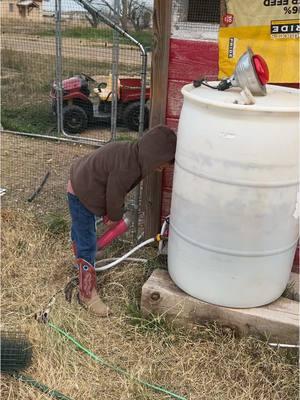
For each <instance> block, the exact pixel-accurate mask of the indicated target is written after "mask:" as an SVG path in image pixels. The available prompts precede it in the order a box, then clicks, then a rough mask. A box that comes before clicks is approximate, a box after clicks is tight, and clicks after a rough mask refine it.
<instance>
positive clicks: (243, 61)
mask: <svg viewBox="0 0 300 400" xmlns="http://www.w3.org/2000/svg"><path fill="white" fill-rule="evenodd" d="M268 81H269V69H268V66H267V63H266V61H265V60H264V59H263V58H262V57H261V56H259V55H257V54H253V51H252V50H251V49H250V47H248V50H247V51H246V52H245V53H244V54H243V55H242V56H241V57H240V59H239V60H238V62H237V65H236V67H235V71H234V74H233V75H231V77H230V78H226V79H223V80H222V81H221V82H220V83H219V85H218V86H217V89H218V90H226V89H229V88H230V87H240V88H242V89H245V88H248V89H249V90H250V92H251V93H252V94H253V95H256V96H265V95H266V94H267V91H266V86H265V85H266V83H267V82H268Z"/></svg>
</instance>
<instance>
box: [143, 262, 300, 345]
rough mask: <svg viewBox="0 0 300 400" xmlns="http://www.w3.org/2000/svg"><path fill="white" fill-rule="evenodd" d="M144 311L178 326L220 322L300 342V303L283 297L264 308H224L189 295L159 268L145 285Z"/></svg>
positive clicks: (240, 330)
mask: <svg viewBox="0 0 300 400" xmlns="http://www.w3.org/2000/svg"><path fill="white" fill-rule="evenodd" d="M141 310H142V313H143V315H145V316H147V315H149V314H154V315H164V316H165V317H166V318H167V319H168V320H169V321H172V322H173V323H175V324H177V325H189V324H192V323H204V322H212V321H217V322H218V323H219V324H221V325H223V326H228V327H231V328H234V329H235V330H236V332H237V333H238V334H240V335H255V336H262V335H263V336H266V337H268V338H269V340H270V341H273V342H276V343H289V344H297V343H298V339H299V303H298V302H296V301H293V300H289V299H285V298H283V297H281V298H280V299H278V300H276V301H275V302H273V303H271V304H268V305H266V306H262V307H256V308H247V309H238V308H227V307H221V306H217V305H213V304H209V303H205V302H203V301H201V300H198V299H196V298H194V297H191V296H189V295H187V294H186V293H184V292H183V291H181V290H180V289H179V288H178V287H177V286H175V284H174V283H173V281H172V280H171V278H170V276H169V274H168V272H167V271H164V270H159V269H157V270H155V271H154V272H153V273H152V275H151V276H150V278H149V279H148V281H147V282H146V283H145V284H144V286H143V288H142V298H141Z"/></svg>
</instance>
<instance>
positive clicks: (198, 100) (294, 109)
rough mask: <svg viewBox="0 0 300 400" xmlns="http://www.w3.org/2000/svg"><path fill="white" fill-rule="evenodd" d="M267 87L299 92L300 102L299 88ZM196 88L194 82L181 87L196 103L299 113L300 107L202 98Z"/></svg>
mask: <svg viewBox="0 0 300 400" xmlns="http://www.w3.org/2000/svg"><path fill="white" fill-rule="evenodd" d="M266 86H267V88H276V89H278V90H281V91H282V92H286V93H291V92H292V93H298V94H299V99H298V100H299V102H300V92H299V90H298V89H295V88H287V87H284V86H278V85H266ZM193 89H195V88H194V86H193V84H192V83H189V84H187V85H184V86H183V87H182V89H181V93H182V94H183V96H184V97H185V98H188V99H189V100H192V101H194V102H196V103H202V104H205V105H212V106H215V107H219V108H224V109H230V110H243V111H252V112H257V111H267V112H273V113H275V112H276V113H278V112H283V113H297V114H298V113H299V107H297V106H295V107H274V106H273V107H267V106H258V105H255V104H254V105H244V104H231V103H224V102H223V101H222V102H221V101H218V100H208V99H202V98H201V97H199V96H195V95H194V94H193V93H191V90H193Z"/></svg>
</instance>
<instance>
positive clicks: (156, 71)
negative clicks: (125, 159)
mask: <svg viewBox="0 0 300 400" xmlns="http://www.w3.org/2000/svg"><path fill="white" fill-rule="evenodd" d="M171 10H172V0H154V13H153V40H154V43H153V52H152V68H151V113H150V127H153V126H155V125H157V124H161V123H165V119H166V104H167V92H168V65H169V41H170V40H169V39H170V32H171ZM161 180H162V174H161V172H155V173H153V174H151V175H150V176H148V177H147V178H146V179H145V181H144V185H143V190H144V193H143V199H144V201H145V203H144V210H145V222H144V224H145V238H149V237H151V236H154V235H155V234H156V233H157V232H159V227H160V206H161Z"/></svg>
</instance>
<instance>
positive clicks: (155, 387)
mask: <svg viewBox="0 0 300 400" xmlns="http://www.w3.org/2000/svg"><path fill="white" fill-rule="evenodd" d="M48 325H49V326H50V327H51V328H52V329H53V330H55V331H56V332H58V333H60V334H61V335H62V336H64V337H66V338H67V339H68V340H70V341H71V342H72V343H74V344H75V345H76V346H77V347H78V348H79V349H80V350H82V351H83V352H84V353H86V354H88V355H89V356H90V357H91V358H92V359H93V360H95V361H96V362H98V363H100V364H102V365H104V366H106V367H108V368H110V369H112V370H113V371H116V372H118V373H119V374H122V375H125V376H126V377H127V378H129V379H131V380H133V381H135V382H137V383H140V384H142V385H144V386H146V387H148V388H149V389H152V390H155V391H156V392H161V393H164V394H167V395H169V396H171V397H172V398H173V399H177V400H187V398H186V397H183V396H180V395H178V394H176V393H173V392H171V391H170V390H168V389H165V388H164V387H161V386H158V385H153V384H151V383H148V382H146V381H144V380H141V379H138V378H135V377H134V376H132V375H131V374H130V373H129V372H128V371H126V370H125V369H122V368H119V367H116V366H115V365H113V364H110V363H109V362H107V361H106V360H105V359H104V358H102V357H99V356H97V355H96V354H94V353H93V352H92V351H90V350H89V349H87V348H86V347H84V346H83V345H82V344H80V343H79V342H78V341H77V340H76V339H75V338H73V336H71V335H69V334H68V333H67V332H65V331H64V330H62V329H61V328H59V327H58V326H56V325H54V324H52V323H51V322H49V321H48Z"/></svg>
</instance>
